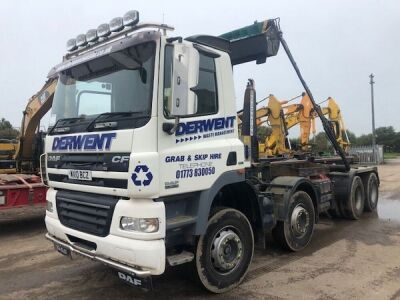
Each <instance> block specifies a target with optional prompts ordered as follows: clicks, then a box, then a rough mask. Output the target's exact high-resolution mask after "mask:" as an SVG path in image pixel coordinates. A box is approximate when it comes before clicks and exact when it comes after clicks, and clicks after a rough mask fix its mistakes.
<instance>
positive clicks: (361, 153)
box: [349, 145, 384, 164]
mask: <svg viewBox="0 0 400 300" xmlns="http://www.w3.org/2000/svg"><path fill="white" fill-rule="evenodd" d="M373 149H374V148H373V146H372V145H364V146H350V149H349V154H350V155H351V156H355V157H357V162H358V163H360V164H382V163H383V162H384V160H383V145H375V152H374V151H373ZM374 154H375V155H374ZM374 156H375V157H374Z"/></svg>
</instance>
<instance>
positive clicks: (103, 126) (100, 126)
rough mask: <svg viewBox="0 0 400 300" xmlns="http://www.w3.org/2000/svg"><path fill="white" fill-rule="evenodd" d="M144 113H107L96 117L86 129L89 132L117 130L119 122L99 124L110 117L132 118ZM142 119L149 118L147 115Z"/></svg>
mask: <svg viewBox="0 0 400 300" xmlns="http://www.w3.org/2000/svg"><path fill="white" fill-rule="evenodd" d="M143 113H144V112H143V111H137V112H134V111H114V112H106V113H102V114H99V115H98V116H97V117H95V118H94V119H93V120H92V121H91V122H90V123H89V125H88V126H87V127H86V130H87V131H92V130H93V129H106V128H109V129H112V128H116V127H117V125H118V123H117V122H101V123H100V122H99V121H100V120H103V119H104V120H107V119H108V118H110V117H114V116H132V115H136V114H143ZM141 117H142V118H146V117H148V116H147V115H143V116H141Z"/></svg>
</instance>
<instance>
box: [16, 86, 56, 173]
mask: <svg viewBox="0 0 400 300" xmlns="http://www.w3.org/2000/svg"><path fill="white" fill-rule="evenodd" d="M56 85H57V79H49V80H48V81H47V82H46V83H45V84H44V86H43V87H42V89H41V90H40V91H39V92H38V93H36V94H35V95H33V96H32V97H31V98H30V99H29V101H28V104H27V105H26V108H25V110H24V111H23V117H22V124H21V132H20V136H19V142H18V144H17V147H16V153H15V157H14V159H15V160H16V161H17V163H18V167H19V168H20V169H21V168H23V169H28V170H30V171H31V169H32V162H33V161H34V160H35V158H34V157H33V156H34V145H35V137H36V131H37V129H38V127H39V125H40V120H41V119H42V118H43V116H44V115H45V114H46V113H47V112H48V111H49V110H50V108H51V106H52V104H53V97H54V93H55V88H56ZM27 165H28V166H27ZM32 171H33V170H32Z"/></svg>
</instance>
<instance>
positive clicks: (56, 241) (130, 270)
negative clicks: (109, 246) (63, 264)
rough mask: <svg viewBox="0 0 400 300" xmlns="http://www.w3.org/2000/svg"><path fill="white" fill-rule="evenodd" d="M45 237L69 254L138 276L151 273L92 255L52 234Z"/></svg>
mask: <svg viewBox="0 0 400 300" xmlns="http://www.w3.org/2000/svg"><path fill="white" fill-rule="evenodd" d="M46 238H47V239H48V240H49V241H51V242H53V243H54V244H55V245H61V246H63V247H65V248H67V249H69V251H70V253H71V254H73V253H76V254H79V255H82V256H84V257H86V258H90V259H93V260H97V261H100V262H102V263H104V264H106V265H107V266H110V267H112V268H115V269H118V270H121V271H124V272H128V273H134V274H136V275H138V276H150V275H151V272H150V271H149V270H140V269H138V268H134V267H130V266H126V265H123V264H121V263H119V262H116V261H113V260H111V259H107V258H103V257H101V256H96V255H94V254H92V253H89V252H87V251H85V250H83V249H82V248H79V247H77V246H75V245H71V244H68V243H66V242H63V241H61V240H59V239H57V238H55V237H54V236H52V235H50V234H48V233H46Z"/></svg>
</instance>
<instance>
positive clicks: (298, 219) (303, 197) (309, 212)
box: [272, 191, 315, 251]
mask: <svg viewBox="0 0 400 300" xmlns="http://www.w3.org/2000/svg"><path fill="white" fill-rule="evenodd" d="M314 225H315V212H314V205H313V202H312V200H311V197H310V196H309V195H308V194H307V193H306V192H303V191H298V192H296V193H294V194H293V195H292V197H291V198H290V202H289V209H288V215H287V218H286V220H285V221H279V222H278V223H277V224H276V226H275V228H274V229H273V230H272V235H273V237H274V239H275V241H276V242H278V244H279V245H280V246H281V247H282V248H284V249H287V250H291V251H300V250H302V249H303V248H305V247H306V246H307V245H308V243H309V242H310V241H311V238H312V235H313V232H314Z"/></svg>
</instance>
